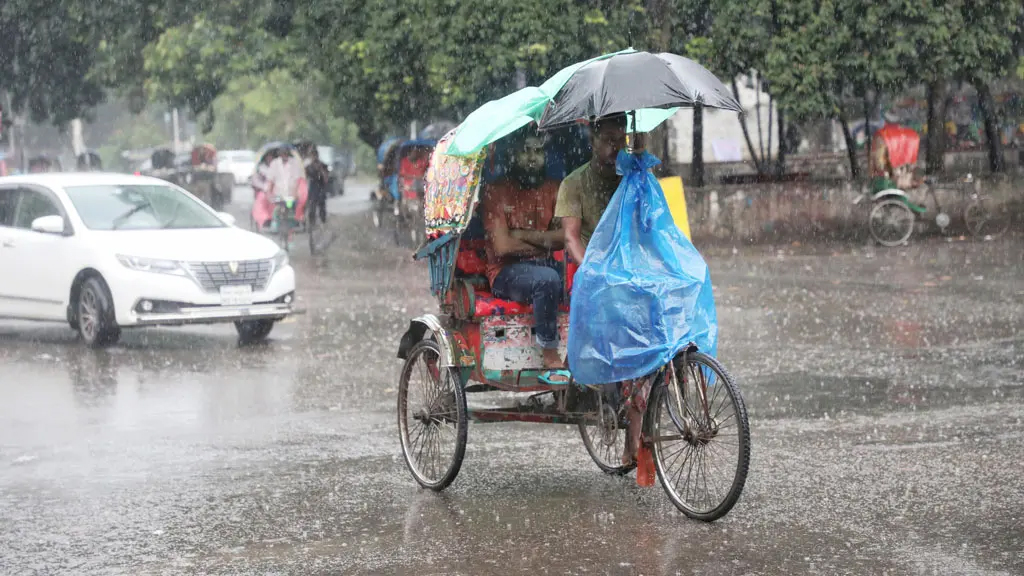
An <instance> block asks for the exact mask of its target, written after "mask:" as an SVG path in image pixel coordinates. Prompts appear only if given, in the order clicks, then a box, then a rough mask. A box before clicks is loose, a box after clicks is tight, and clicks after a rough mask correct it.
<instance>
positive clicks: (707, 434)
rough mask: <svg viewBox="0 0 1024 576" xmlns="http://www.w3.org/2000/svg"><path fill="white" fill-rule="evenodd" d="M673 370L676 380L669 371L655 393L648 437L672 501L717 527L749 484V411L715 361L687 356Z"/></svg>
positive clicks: (649, 410)
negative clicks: (718, 520)
mask: <svg viewBox="0 0 1024 576" xmlns="http://www.w3.org/2000/svg"><path fill="white" fill-rule="evenodd" d="M684 358H685V363H684V360H683V359H684ZM673 369H674V371H675V375H674V377H673V375H672V374H671V372H669V371H665V373H664V375H663V377H662V378H661V379H660V381H659V382H657V383H656V384H655V387H654V389H653V390H651V396H650V398H649V400H648V403H647V414H646V416H645V418H644V424H645V428H646V430H645V436H646V438H647V440H648V441H649V442H650V443H651V448H652V452H653V456H654V466H655V469H656V470H657V472H658V478H659V479H660V480H661V485H662V487H663V488H664V489H665V493H666V494H668V497H669V500H671V501H672V503H673V504H674V505H675V506H676V508H678V509H679V510H680V511H681V512H682V513H683V514H686V515H687V516H688V517H690V518H693V519H695V520H703V521H705V522H711V521H714V520H717V519H719V518H721V517H722V516H725V515H726V514H727V513H728V512H729V510H731V509H732V507H733V506H734V505H735V504H736V502H737V500H739V497H740V494H741V493H742V492H743V486H744V485H745V484H746V481H747V472H748V470H749V468H750V423H749V422H748V420H747V409H746V406H745V405H744V403H743V397H742V396H741V395H740V390H739V387H738V386H736V383H735V382H733V380H732V377H731V376H729V373H728V372H727V371H726V370H725V368H724V367H723V366H722V365H721V364H719V363H718V361H717V360H715V359H714V358H712V357H710V356H708V355H706V354H703V353H700V352H690V353H687V354H681V355H680V356H677V357H676V359H675V360H674V361H673Z"/></svg>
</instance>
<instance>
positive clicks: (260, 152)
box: [256, 142, 295, 162]
mask: <svg viewBox="0 0 1024 576" xmlns="http://www.w3.org/2000/svg"><path fill="white" fill-rule="evenodd" d="M277 148H287V149H288V150H295V147H294V146H292V145H291V144H289V143H288V142H267V143H266V144H264V145H263V146H260V149H259V150H257V151H256V158H258V159H259V160H258V161H259V162H263V157H264V156H266V155H267V152H269V151H271V150H273V149H277Z"/></svg>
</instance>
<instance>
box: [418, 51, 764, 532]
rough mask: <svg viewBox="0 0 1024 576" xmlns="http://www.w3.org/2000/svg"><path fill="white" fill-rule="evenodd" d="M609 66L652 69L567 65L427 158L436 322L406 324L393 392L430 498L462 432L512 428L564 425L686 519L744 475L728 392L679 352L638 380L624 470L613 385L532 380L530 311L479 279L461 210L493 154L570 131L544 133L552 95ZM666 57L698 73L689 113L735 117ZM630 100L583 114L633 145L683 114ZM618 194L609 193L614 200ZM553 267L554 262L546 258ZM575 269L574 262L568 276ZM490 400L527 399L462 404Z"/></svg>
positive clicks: (732, 105) (741, 414) (711, 365)
mask: <svg viewBox="0 0 1024 576" xmlns="http://www.w3.org/2000/svg"><path fill="white" fill-rule="evenodd" d="M622 56H626V57H627V58H626V62H624V64H625V65H627V66H628V65H630V64H633V63H635V62H636V61H637V60H636V59H631V58H630V57H632V56H637V57H639V58H644V59H647V58H651V57H655V55H651V54H647V53H643V52H639V53H638V52H635V51H633V50H626V51H623V52H619V53H615V54H611V55H605V56H602V57H599V58H596V59H593V60H590V61H587V62H583V63H580V64H577V65H574V66H573V67H570V68H569V69H566V71H563V72H561V73H559V74H558V75H556V76H555V77H554V78H552V79H551V80H549V81H548V82H547V83H545V84H544V85H542V86H541V87H539V88H527V89H524V90H522V91H520V92H517V93H514V94H512V95H510V96H507V97H506V98H503V99H501V100H497V101H494V102H491V103H488V104H487V105H485V106H484V107H482V108H481V109H479V110H477V111H476V112H474V113H473V114H471V115H470V116H469V117H467V119H466V120H465V122H463V124H461V125H460V126H458V127H457V128H456V129H454V130H452V131H451V132H449V133H448V134H447V135H446V136H445V137H444V138H442V139H441V141H440V142H439V143H438V145H437V147H436V148H435V150H434V152H433V155H432V158H431V164H430V168H429V170H428V173H427V188H426V198H425V208H424V211H425V220H426V234H427V244H426V245H425V246H423V247H422V248H421V249H420V250H419V251H418V252H417V253H416V255H415V257H416V258H417V259H426V260H428V263H429V270H430V284H431V292H432V294H433V295H434V296H435V297H436V298H437V300H438V303H439V307H440V309H441V313H440V314H426V315H423V316H420V317H418V318H415V319H413V320H412V321H411V322H410V325H409V328H408V330H407V331H406V332H405V334H404V335H403V336H402V338H401V342H400V344H399V350H398V357H399V358H400V359H402V360H403V361H404V365H403V367H402V369H401V372H400V375H399V385H398V425H399V434H400V439H401V446H402V452H403V455H404V457H405V461H406V464H407V465H408V468H409V470H410V472H411V473H412V475H413V477H414V479H415V480H416V481H417V482H418V483H419V484H420V485H421V486H423V487H425V488H428V489H431V490H434V491H440V490H443V489H444V488H446V487H447V486H448V485H450V484H451V482H452V481H454V479H455V477H456V476H457V475H458V473H459V470H460V468H461V466H462V461H463V457H464V455H465V448H466V442H467V434H468V423H469V421H471V420H472V421H475V422H510V421H519V422H534V423H551V424H570V425H572V424H575V425H576V426H578V428H579V432H580V435H581V438H582V441H583V445H584V447H585V448H586V450H587V452H588V453H589V455H590V456H591V458H592V459H593V461H594V462H595V464H597V466H598V468H600V469H601V470H602V471H604V472H605V473H608V474H617V475H623V474H627V473H628V472H630V471H631V470H633V469H634V468H636V469H637V482H638V483H639V484H640V485H642V486H650V485H653V483H654V477H655V474H656V476H657V478H658V479H660V481H661V483H662V486H663V487H664V489H665V492H666V493H667V494H668V496H669V499H670V500H671V501H672V503H673V504H674V505H675V506H676V507H677V508H678V509H679V510H681V511H682V512H683V513H684V514H686V515H687V516H689V517H691V518H695V519H699V520H704V521H713V520H716V519H718V518H720V517H721V516H723V515H725V514H726V513H727V512H728V511H729V510H730V509H731V508H732V507H733V505H734V504H735V503H736V501H737V500H738V499H739V496H740V493H741V492H742V490H743V486H744V483H745V481H746V475H747V470H748V467H749V459H750V437H749V436H750V432H749V424H748V420H747V413H746V408H745V406H744V403H743V399H742V396H741V395H740V391H739V388H738V387H737V386H736V384H735V383H734V381H733V380H732V378H731V377H730V375H729V373H728V372H727V371H726V369H725V368H724V367H723V366H722V365H721V364H720V363H719V362H718V361H717V360H716V359H715V358H713V357H712V356H711V355H709V354H707V353H705V351H702V350H699V349H697V347H696V346H695V345H694V344H693V343H692V342H691V343H689V344H687V345H684V346H682V347H680V348H679V349H678V350H676V351H675V352H672V353H671V355H669V356H668V357H667V360H666V361H665V362H664V363H663V364H662V365H661V366H660V367H659V368H657V369H656V370H655V371H654V372H653V373H650V374H648V377H649V378H650V379H651V380H650V382H652V385H651V391H650V394H649V397H648V400H647V409H646V412H645V413H644V416H643V419H642V430H643V431H642V434H641V446H640V451H639V454H638V455H637V460H636V461H635V462H633V463H630V464H624V463H623V460H622V459H620V454H621V453H622V450H623V447H624V445H625V442H626V440H627V439H626V430H627V422H626V421H625V414H626V410H625V408H624V406H623V401H622V400H623V399H622V396H621V391H620V388H619V386H618V385H617V383H613V382H609V383H601V384H586V385H584V384H581V383H580V382H579V381H577V380H576V379H575V375H574V378H573V379H570V381H569V382H568V383H559V384H545V383H544V382H542V381H540V380H539V379H538V378H539V376H540V375H541V373H542V361H541V350H540V348H538V347H537V346H536V344H535V341H534V338H533V335H532V331H533V326H534V320H533V315H532V310H531V307H530V306H527V305H524V304H520V303H517V302H511V301H506V300H500V299H498V298H495V297H494V296H493V295H492V294H491V292H490V291H489V287H488V285H487V281H486V277H484V276H482V273H483V267H484V262H483V259H482V255H481V248H482V242H483V241H484V240H483V238H482V234H481V232H480V226H479V224H480V223H479V218H478V217H477V216H475V215H474V212H475V208H476V205H477V200H478V197H479V188H480V185H481V180H482V179H484V177H485V164H486V163H487V160H488V157H490V156H491V155H493V153H494V144H495V143H496V142H497V141H499V140H500V139H501V138H502V137H504V136H505V135H508V134H509V133H511V132H512V131H514V130H515V129H517V128H518V127H521V126H524V125H526V124H528V123H529V122H531V121H534V122H537V124H538V125H539V127H540V128H541V129H547V128H548V127H551V129H554V128H561V127H566V126H572V125H573V124H574V122H573V121H575V120H576V119H577V118H576V117H574V118H570V120H571V121H569V122H565V121H561V122H559V121H558V120H557V118H558V113H559V111H558V110H555V111H554V115H555V120H552V121H551V122H550V123H548V124H547V125H546V123H545V120H544V119H545V118H547V117H548V114H549V113H551V112H552V111H551V110H550V108H551V107H552V105H553V104H552V103H553V102H554V101H555V100H556V98H555V96H556V95H558V94H559V93H560V91H561V89H562V88H563V86H564V85H566V84H567V83H568V82H571V78H570V77H572V76H573V75H574V74H578V73H580V72H584V73H585V72H587V71H588V70H587V65H588V64H591V63H594V62H601V61H602V60H606V59H612V58H617V57H622ZM664 56H666V55H664V54H663V55H657V57H664ZM669 56H673V58H674V59H675V61H676V62H679V63H681V64H684V65H685V66H691V65H692V67H696V68H699V69H700V70H701V71H703V72H702V73H699V72H694V71H693V70H692V69H691V70H689V71H684V75H686V74H689V75H698V74H699V78H698V80H699V81H700V82H702V83H703V84H702V92H703V94H702V95H700V96H697V98H698V100H697V101H698V102H699V103H700V104H702V105H705V106H713V107H717V108H722V109H728V110H734V111H738V109H739V105H738V104H737V103H736V102H735V100H733V99H732V98H731V96H729V95H728V93H727V92H726V90H725V88H724V86H721V83H720V82H719V81H718V80H717V78H714V76H712V75H711V74H710V73H709V72H707V71H706V70H704V69H703V68H700V67H699V65H697V64H696V63H693V62H692V61H689V60H686V59H683V58H681V57H678V56H674V55H669ZM604 64H606V65H608V64H611V63H610V62H605V63H604ZM640 64H642V62H641V63H640ZM640 64H637V65H640ZM608 67H609V68H611V66H608ZM709 78H710V79H709ZM655 82H668V80H663V79H656V80H655ZM692 93H697V92H696V91H694V92H692ZM676 94H677V95H678V94H679V91H678V90H677V91H676ZM606 101H607V99H606ZM635 101H636V99H629V98H620V104H619V106H620V107H623V106H626V107H627V108H624V109H621V110H614V109H613V110H611V111H610V112H609V111H607V110H603V109H599V110H596V111H594V112H596V113H594V114H588V115H589V116H591V117H600V116H605V115H606V114H609V113H615V112H624V111H627V110H629V111H631V112H630V114H631V117H632V125H633V134H632V135H631V136H632V138H633V143H634V144H636V143H637V142H638V140H640V138H639V135H638V134H637V133H638V132H642V131H647V130H649V129H650V127H653V125H656V124H657V123H659V122H660V121H662V120H664V119H665V118H667V117H668V116H671V114H672V113H673V112H674V111H675V107H680V106H686V105H693V103H694V101H693V100H686V99H682V98H680V97H679V96H673V97H672V99H669V100H667V101H665V102H663V103H661V104H658V103H650V99H648V100H642V99H641V101H642V102H645V103H646V106H649V107H650V108H648V109H641V110H639V111H637V109H638V108H640V107H639V106H637V105H636V104H634V102H635ZM563 102H564V101H563ZM655 106H661V108H655ZM563 117H564V113H563ZM640 117H646V119H644V118H640ZM638 118H640V119H639V120H638ZM496 119H497V120H496ZM496 123H497V124H501V125H499V126H495V124H496ZM631 152H633V153H635V154H636V155H637V156H638V157H639V156H640V155H641V154H642V153H643V152H642V149H641V148H640V147H639V146H636V147H635V148H634V149H632V150H631ZM647 156H648V157H649V156H650V155H649V154H648V155H647ZM622 157H623V154H621V153H620V158H622ZM573 167H574V166H569V168H570V169H571V168H573ZM647 170H648V169H647V168H644V171H645V172H646V171H647ZM628 177H629V176H628V175H627V176H625V177H624V178H623V182H624V183H625V181H626V179H627V178H628ZM641 178H643V176H641ZM622 192H623V188H622V185H620V188H619V191H617V192H616V196H618V195H619V194H621V193H622ZM658 192H659V193H660V189H658ZM614 202H615V200H614V199H613V203H614ZM603 224H604V221H603V220H602V225H603ZM613 224H614V223H613ZM600 227H601V225H599V228H600ZM654 232H655V233H657V232H658V230H654ZM680 234H681V232H680ZM589 254H590V253H589V252H588V258H589ZM555 258H556V259H559V258H561V259H562V260H566V258H565V257H564V255H562V254H557V253H556V254H555ZM587 265H588V263H587V260H586V259H585V260H584V263H583V264H582V266H583V267H586V266H587ZM566 268H567V273H566V291H567V293H568V295H569V296H570V297H571V296H572V293H573V282H574V275H575V276H576V277H577V278H579V275H576V274H575V269H576V265H574V264H573V263H572V262H566ZM708 286H709V287H710V285H708ZM709 292H710V290H709ZM574 305H575V304H574ZM712 305H713V304H712ZM566 310H567V307H565V306H564V305H563V307H562V308H561V309H560V313H559V319H558V326H559V332H560V335H561V338H560V341H561V345H562V350H563V352H564V351H565V344H566V342H567V341H568V340H569V338H571V337H572V336H571V335H570V334H569V325H570V322H569V315H568V314H567V313H566ZM709 352H710V351H709ZM490 391H506V392H519V393H533V396H531V397H530V399H529V400H528V401H527V402H525V403H521V402H517V403H515V404H514V405H509V406H503V407H501V408H480V409H478V408H475V407H473V408H471V407H470V406H469V405H468V403H467V395H468V394H472V393H477V392H490ZM714 471H717V472H719V474H718V477H714V474H713V472H714Z"/></svg>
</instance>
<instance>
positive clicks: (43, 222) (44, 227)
mask: <svg viewBox="0 0 1024 576" xmlns="http://www.w3.org/2000/svg"><path fill="white" fill-rule="evenodd" d="M32 231H33V232H42V233H43V234H57V235H60V236H63V235H64V218H63V217H61V216H59V215H56V214H54V215H51V216H42V217H40V218H36V219H35V220H33V221H32Z"/></svg>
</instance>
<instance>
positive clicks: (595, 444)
mask: <svg viewBox="0 0 1024 576" xmlns="http://www.w3.org/2000/svg"><path fill="white" fill-rule="evenodd" d="M587 394H588V395H590V396H591V398H590V400H591V402H588V404H589V407H592V408H594V410H593V412H588V414H587V415H586V416H585V417H584V419H582V420H580V422H579V428H580V436H581V437H582V438H583V446H584V447H585V448H586V449H587V454H590V458H591V459H592V460H593V461H594V464H597V467H598V468H600V469H601V471H602V472H604V473H605V474H612V475H614V476H622V475H624V474H628V473H629V472H630V471H631V470H633V469H634V468H636V463H635V462H634V463H632V464H627V465H623V464H622V452H623V450H624V449H625V447H626V426H625V424H624V423H623V420H622V413H621V410H616V409H615V407H614V406H613V404H612V403H610V402H609V401H608V400H607V399H606V398H604V396H605V394H602V393H601V392H600V391H598V390H597V389H594V388H590V387H587Z"/></svg>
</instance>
